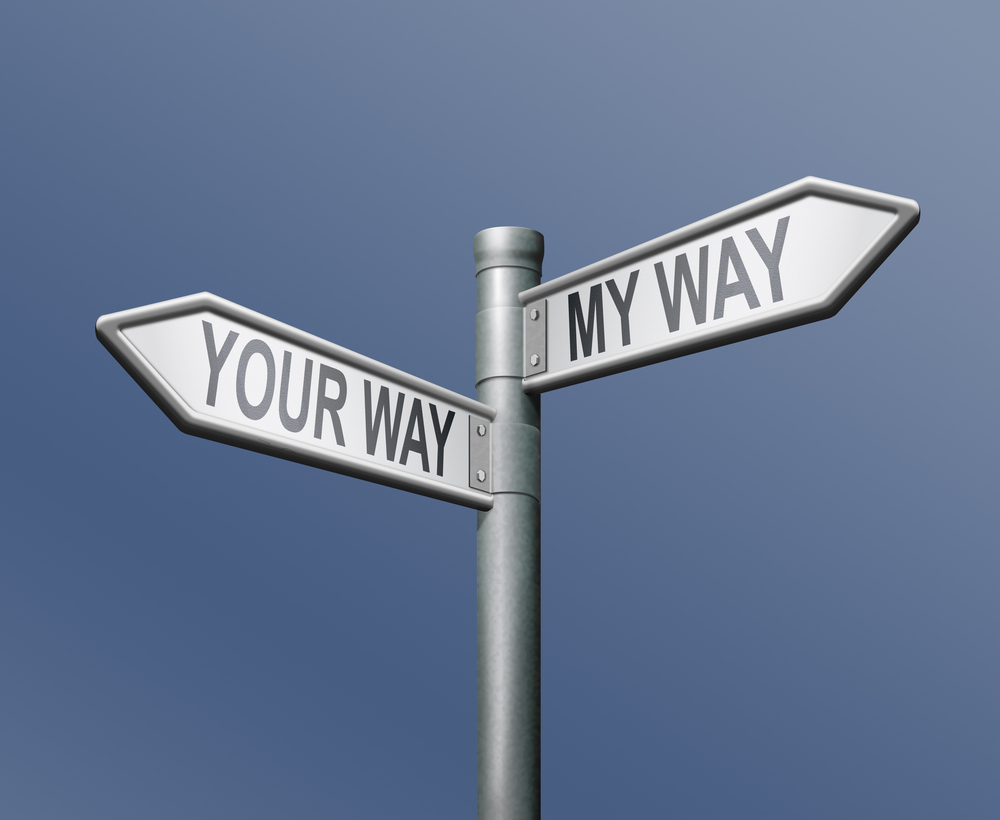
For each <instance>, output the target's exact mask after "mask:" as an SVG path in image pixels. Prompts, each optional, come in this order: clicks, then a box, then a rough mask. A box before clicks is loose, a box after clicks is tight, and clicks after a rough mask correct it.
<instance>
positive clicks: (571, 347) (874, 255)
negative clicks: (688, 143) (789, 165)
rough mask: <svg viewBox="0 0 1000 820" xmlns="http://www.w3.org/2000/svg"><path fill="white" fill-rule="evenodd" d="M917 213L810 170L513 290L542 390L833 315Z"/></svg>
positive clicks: (529, 375) (908, 204) (528, 381)
mask: <svg viewBox="0 0 1000 820" xmlns="http://www.w3.org/2000/svg"><path fill="white" fill-rule="evenodd" d="M919 218H920V208H919V207H918V205H917V203H916V202H914V201H913V200H911V199H902V198H900V197H896V196H890V195H888V194H880V193H876V192H875V191H867V190H865V189H863V188H855V187H853V186H850V185H842V184H840V183H838V182H830V181H828V180H824V179H816V178H815V177H806V178H805V179H802V180H799V181H798V182H794V183H792V184H791V185H786V186H785V187H784V188H779V189H778V190H776V191H772V192H771V193H769V194H765V195H764V196H761V197H758V198H757V199H752V200H750V201H749V202H745V203H743V204H742V205H737V206H736V207H735V208H730V209H729V210H727V211H723V212H722V213H719V214H716V215H715V216H711V217H708V218H707V219H703V220H701V221H700V222H695V223H694V224H693V225H688V226H687V227H686V228H681V229H680V230H677V231H673V232H672V233H668V234H666V235H665V236H661V237H660V238H659V239H654V240H652V241H650V242H646V243H645V244H643V245H638V246H637V247H635V248H632V249H630V250H627V251H624V252H622V253H619V254H617V255H616V256H612V257H610V258H608V259H605V260H603V261H601V262H595V263H594V264H592V265H588V266H587V267H585V268H581V269H580V270H578V271H575V272H574V273H569V274H566V275H565V276H562V277H560V278H558V279H553V280H552V281H550V282H546V283H544V284H542V285H539V286H538V287H535V288H531V289H529V290H526V291H524V292H523V293H521V294H520V300H521V303H522V304H523V305H524V308H525V314H526V318H525V322H524V325H525V349H524V354H525V358H524V375H525V378H524V389H525V391H527V392H529V393H536V392H543V391H546V390H552V389H554V388H557V387H565V386H566V385H570V384H576V383H577V382H583V381H588V380H590V379H596V378H598V377H600V376H608V375H610V374H612V373H619V372H621V371H623V370H631V369H632V368H635V367H642V366H643V365H647V364H654V363H656V362H662V361H664V360H666V359H673V358H676V357H677V356H685V355H687V354H689V353H696V352H697V351H699V350H706V349H708V348H711V347H719V346H721V345H726V344H730V343H732V342H738V341H740V340H742V339H749V338H751V337H753V336H761V335H763V334H765V333H773V332H774V331H776V330H784V329H785V328H790V327H795V326H796V325H802V324H806V323H808V322H815V321H817V320H819V319H826V318H829V317H830V316H833V315H834V314H835V313H836V312H837V311H839V310H840V309H841V308H842V307H843V306H844V305H845V304H846V303H847V300H848V299H850V298H851V296H853V295H854V293H855V292H856V291H857V289H858V288H860V287H861V285H863V284H864V282H865V280H866V279H867V278H868V277H869V276H871V274H872V273H873V272H874V271H875V269H876V268H877V267H878V266H879V265H880V264H882V262H883V261H884V260H885V258H886V257H887V256H888V255H889V254H890V253H892V251H893V250H894V249H895V247H896V246H897V245H898V244H899V243H900V242H902V241H903V238H904V237H905V236H906V235H907V234H908V233H909V232H910V231H911V230H912V229H913V226H914V225H916V224H917V221H918V219H919Z"/></svg>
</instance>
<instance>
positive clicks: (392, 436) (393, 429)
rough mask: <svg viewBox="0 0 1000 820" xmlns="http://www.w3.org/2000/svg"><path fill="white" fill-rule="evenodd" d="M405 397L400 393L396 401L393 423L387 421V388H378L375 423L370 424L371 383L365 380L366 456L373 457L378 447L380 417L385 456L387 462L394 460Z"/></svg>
mask: <svg viewBox="0 0 1000 820" xmlns="http://www.w3.org/2000/svg"><path fill="white" fill-rule="evenodd" d="M405 398H406V395H405V394H404V393H400V394H399V396H398V398H397V399H396V413H395V418H394V419H393V421H391V422H390V421H389V388H388V387H384V386H383V387H380V388H379V391H378V404H377V405H376V407H375V421H374V424H373V423H372V383H371V382H370V381H368V379H365V443H366V444H367V446H368V455H370V456H373V455H375V448H376V446H377V445H378V432H379V428H380V427H381V426H382V417H383V416H385V455H386V458H388V459H389V461H394V460H395V458H396V440H397V439H398V438H399V427H400V422H401V421H402V420H403V401H404V400H405Z"/></svg>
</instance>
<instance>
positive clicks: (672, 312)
mask: <svg viewBox="0 0 1000 820" xmlns="http://www.w3.org/2000/svg"><path fill="white" fill-rule="evenodd" d="M653 267H654V268H655V269H656V283H657V284H658V285H659V286H660V301H661V302H663V315H664V316H665V317H666V319H667V327H668V328H669V329H670V332H671V333H673V332H674V331H676V330H679V329H680V326H681V283H682V282H683V283H684V288H685V289H686V290H687V295H688V301H689V302H690V303H691V313H692V314H693V315H694V323H695V324H696V325H701V324H704V323H705V311H706V309H707V307H708V245H702V246H701V247H700V248H698V287H697V288H695V286H694V276H692V274H691V266H690V265H689V264H688V258H687V254H686V253H682V254H680V255H679V256H677V257H675V258H674V295H673V298H671V296H670V289H669V288H668V287H667V275H666V273H664V271H663V263H662V262H656V263H655V264H654V265H653Z"/></svg>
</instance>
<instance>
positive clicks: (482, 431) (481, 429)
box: [476, 424, 486, 481]
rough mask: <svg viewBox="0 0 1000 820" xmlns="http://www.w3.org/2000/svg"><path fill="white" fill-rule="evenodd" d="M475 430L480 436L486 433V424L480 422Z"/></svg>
mask: <svg viewBox="0 0 1000 820" xmlns="http://www.w3.org/2000/svg"><path fill="white" fill-rule="evenodd" d="M476 432H477V433H479V435H481V436H485V435H486V425H485V424H480V425H479V426H478V427H477V428H476ZM480 481H482V479H480Z"/></svg>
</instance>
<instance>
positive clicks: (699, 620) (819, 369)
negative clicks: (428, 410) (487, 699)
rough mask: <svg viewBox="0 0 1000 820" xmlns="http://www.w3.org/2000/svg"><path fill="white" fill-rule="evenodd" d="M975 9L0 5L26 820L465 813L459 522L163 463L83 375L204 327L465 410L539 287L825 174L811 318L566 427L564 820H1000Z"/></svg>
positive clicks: (21, 802)
mask: <svg viewBox="0 0 1000 820" xmlns="http://www.w3.org/2000/svg"><path fill="white" fill-rule="evenodd" d="M998 26H1000V13H998V12H997V10H996V6H995V5H992V4H987V3H971V2H957V3H951V4H929V3H918V4H908V3H902V2H896V3H873V2H840V3H836V4H828V5H826V6H822V7H821V6H819V5H818V4H802V3H792V2H764V3H760V4H736V3H731V2H730V3H699V4H683V5H682V4H665V3H664V4H654V3H646V4H643V3H618V4H610V3H594V2H591V3H575V4H570V3H565V2H563V3H520V2H508V3H503V4H490V5H487V4H460V3H446V2H436V3H435V2H427V3H422V4H412V3H401V2H395V3H378V4H362V3H357V2H351V3H317V2H304V1H301V0H286V2H282V3H261V2H236V0H217V1H216V2H200V3H196V2H190V0H175V1H174V2H171V3H158V4H148V3H134V2H124V1H116V0H94V1H92V2H87V3H70V2H48V1H47V0H32V2H30V3H10V4H7V5H5V6H4V8H3V10H2V11H0V77H2V81H0V146H2V150H0V207H2V222H0V288H2V290H0V299H2V302H0V304H2V305H3V311H4V321H3V323H2V328H0V334H2V335H0V339H2V344H3V367H2V373H3V382H2V383H3V388H2V396H3V401H2V402H0V407H2V409H0V414H2V416H0V418H2V422H3V427H2V429H3V431H4V433H5V438H6V444H5V445H4V448H3V456H2V458H0V482H2V484H0V515H2V527H0V534H2V535H0V538H2V548H0V817H4V818H14V819H16V820H34V819H35V818H74V820H88V819H89V818H94V820H114V819H116V818H123V819H124V818H128V820H133V819H134V818H144V820H154V819H157V818H171V819H173V818H185V820H197V819H199V818H213V820H214V819H216V818H239V820H253V819H254V818H277V817H282V818H285V817H287V818H301V820H308V819H309V818H399V817H406V818H435V820H439V819H442V818H470V817H473V816H474V812H475V772H476V764H475V729H476V727H475V722H476V707H475V688H476V687H475V683H476V666H475V634H476V630H475V514H474V513H473V512H471V511H469V510H466V509H463V508H459V507H453V506H450V505H448V504H445V503H443V502H438V501H432V500H429V499H425V498H422V497H417V496H411V495H409V494H407V493H404V492H400V491H397V490H390V489H386V488H383V487H378V486H375V485H371V484H366V483H364V482H360V481H357V480H353V479H348V478H344V477H341V476H336V475H332V474H328V473H324V472H320V471H316V470H312V469H309V468H306V467H302V466H299V465H295V464H290V463H286V462H282V461H279V460H275V459H269V458H267V457H265V456H261V455H257V454H253V453H247V452H243V451H241V450H237V449H234V448H230V447H226V446H223V445H220V444H216V443H212V442H207V441H203V440H200V439H196V438H191V437H187V436H184V435H182V434H181V433H179V432H178V431H177V430H176V429H175V428H174V427H173V426H172V425H171V424H170V422H169V421H168V420H167V419H166V417H164V416H163V415H162V414H161V413H160V411H159V410H158V409H157V408H156V407H155V406H154V405H153V403H152V402H151V401H150V400H149V399H148V398H147V397H146V396H145V395H144V394H143V393H142V391H141V390H140V389H139V388H138V387H137V386H136V385H135V384H134V383H133V382H132V380H131V379H130V378H129V377H128V376H127V375H126V374H125V372H124V371H123V370H122V369H121V368H120V367H119V366H118V365H117V364H116V363H115V361H114V360H113V359H112V358H111V356H110V355H108V353H107V352H106V351H105V350H104V348H102V347H101V345H100V344H99V343H98V342H97V340H96V339H95V337H94V330H93V327H94V322H95V320H96V319H97V317H98V316H99V315H101V314H104V313H110V312H113V311H117V310H122V309H126V308H131V307H137V306H139V305H144V304H149V303H152V302H157V301H160V300H163V299H168V298H172V297H176V296H182V295H185V294H189V293H195V292H199V291H203V290H207V291H211V292H213V293H216V294H218V295H220V296H223V297H225V298H227V299H230V300H232V301H235V302H238V303H240V304H242V305H245V306H247V307H249V308H251V309H253V310H257V311H259V312H262V313H265V314H267V315H270V316H273V317H274V318H276V319H278V320H281V321H284V322H287V323H289V324H292V325H295V326H296V327H300V328H302V329H304V330H307V331H309V332H312V333H315V334H317V335H319V336H322V337H324V338H327V339H330V340H331V341H334V342H336V343H338V344H340V345H343V346H345V347H348V348H351V349H353V350H357V351H358V352H360V353H363V354H365V355H367V356H370V357H372V358H375V359H378V360H380V361H383V362H386V363H388V364H390V365H393V366H395V367H398V368H400V369H402V370H405V371H408V372H410V373H413V374H414V375H417V376H420V377H422V378H425V379H428V380H430V381H433V382H436V383H438V384H441V385H443V386H445V387H449V388H451V389H454V390H457V391H459V392H463V393H465V394H466V395H474V385H473V355H474V350H473V327H474V314H475V278H474V268H473V262H472V237H473V235H474V234H475V233H476V232H477V231H479V230H481V229H483V228H487V227H492V226H495V225H523V226H527V227H531V228H535V229H537V230H540V231H542V232H543V233H544V234H545V239H546V257H545V264H544V270H545V275H544V278H545V279H549V278H553V277H556V276H559V275H562V274H564V273H568V272H570V271H572V270H575V269H576V268H579V267H581V266H583V265H585V264H588V263H591V262H594V261H597V260H599V259H602V258H604V257H606V256H609V255H611V254H614V253H617V252H619V251H622V250H624V249H626V248H629V247H631V246H633V245H636V244H638V243H640V242H644V241H646V240H649V239H652V238H654V237H656V236H659V235H661V234H663V233H666V232H667V231H669V230H673V229H675V228H678V227H682V226H684V225H686V224H689V223H690V222H693V221H695V220H697V219H700V218H702V217H705V216H708V215H711V214H713V213H715V212H717V211H719V210H722V209H724V208H727V207H730V206H732V205H736V204H738V203H740V202H742V201H744V200H746V199H749V198H752V197H754V196H757V195H759V194H763V193H765V192H767V191H770V190H772V189H774V188H777V187H779V186H781V185H784V184H786V183H789V182H792V181H794V180H796V179H799V178H801V177H803V176H806V175H810V174H812V175H816V176H821V177H826V178H829V179H833V180H837V181H840V182H846V183H849V184H853V185H859V186H862V187H866V188H872V189H875V190H879V191H885V192H887V193H891V194H896V195H900V196H906V197H911V198H913V199H916V200H917V201H918V202H919V203H920V205H921V208H922V218H921V223H920V224H919V225H918V226H917V228H916V229H915V230H914V232H913V233H912V234H911V235H910V236H909V238H907V239H906V240H905V241H904V242H903V244H902V245H901V246H900V247H899V249H898V250H897V251H896V252H895V253H894V254H893V255H892V256H891V257H890V258H889V260H888V261H887V262H886V263H885V264H884V265H883V266H882V268H881V269H880V270H879V271H878V272H877V273H876V274H875V276H874V277H873V278H872V279H871V280H870V281H869V282H868V284H866V285H865V286H864V287H863V288H862V289H861V291H860V292H859V293H858V294H857V295H856V296H855V298H854V299H853V300H852V301H851V302H850V303H849V304H848V305H847V306H846V307H845V308H844V310H843V311H842V312H841V313H840V314H839V315H838V316H836V317H835V318H833V319H831V320H830V321H827V322H822V323H819V324H815V325H810V326H808V327H803V328H799V329H795V330H790V331H786V332H783V333H779V334H776V335H773V336H769V337H765V338H761V339H757V340H753V341H750V342H744V343H741V344H738V345H733V346H730V347H726V348H723V349H719V350H714V351H710V352H707V353H701V354H698V355H695V356H691V357H688V358H685V359H681V360H677V361H674V362H669V363H665V364H661V365H656V366H652V367H647V368H644V369H642V370H638V371H634V372H631V373H627V374H623V375H619V376H613V377H609V378H605V379H601V380H599V381H596V382H591V383H588V384H585V385H579V386H576V387H570V388H566V389H563V390H560V391H556V392H553V393H549V394H547V395H545V396H544V399H543V463H544V470H543V593H542V600H543V625H542V646H543V650H542V651H543V671H542V674H543V694H542V715H543V717H542V721H543V741H542V749H543V769H542V784H543V785H542V789H543V812H544V815H545V816H546V817H547V818H564V817H565V818H607V817H675V818H698V819H699V820H701V819H702V818H705V819H707V818H767V820H783V819H784V818H788V819H789V820H799V819H800V818H817V819H818V818H831V819H833V818H838V819H839V818H854V819H858V818H873V820H874V819H875V818H878V819H879V820H882V819H883V818H907V819H908V820H917V818H963V819H971V818H996V817H997V816H1000V779H998V771H1000V768H998V767H1000V705H998V704H1000V700H998V693H1000V659H998V651H997V650H998V638H1000V619H998V616H1000V596H998V593H1000V560H998V556H1000V549H998V546H1000V538H998V529H1000V528H998V524H1000V521H998V514H997V493H998V489H1000V475H998V462H997V456H998V444H1000V442H998V438H1000V436H998V430H997V423H998V409H1000V401H998V399H1000V390H998V378H997V363H996V362H997V350H998V345H997V333H998V331H997V322H996V318H995V317H996V315H997V310H998V307H1000V277H998V254H997V238H996V237H997V230H998V229H997V223H998V216H1000V214H998V208H997V204H996V203H997V188H998V183H1000V178H998V177H1000V174H998V170H1000V163H998V160H997V133H998V131H1000V113H998V111H1000V109H998V106H997V81H998V76H1000V72H998V68H1000V65H998V64H1000V59H998V51H997V44H996V31H997V29H998Z"/></svg>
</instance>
